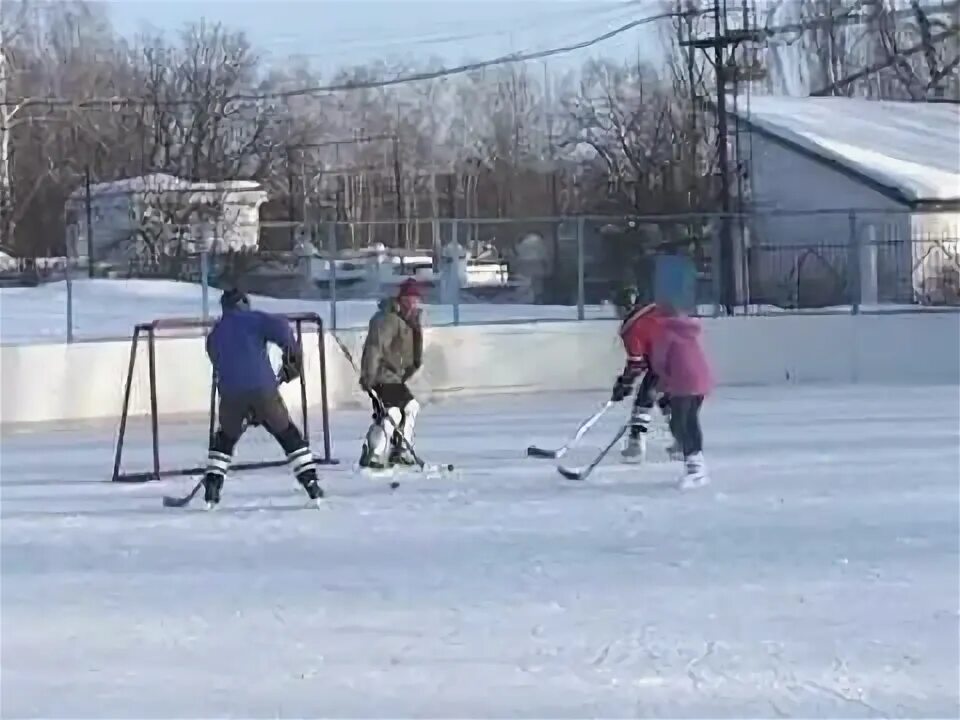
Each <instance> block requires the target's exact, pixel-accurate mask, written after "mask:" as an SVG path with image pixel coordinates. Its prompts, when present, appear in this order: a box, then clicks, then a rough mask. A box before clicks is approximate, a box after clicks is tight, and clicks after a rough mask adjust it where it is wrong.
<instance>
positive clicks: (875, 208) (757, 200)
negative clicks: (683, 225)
mask: <svg viewBox="0 0 960 720" xmlns="http://www.w3.org/2000/svg"><path fill="white" fill-rule="evenodd" d="M750 140H752V149H751V147H750V145H749V144H748V142H749V141H750ZM750 153H752V156H751V154H750ZM741 157H742V158H743V160H744V162H745V164H746V165H747V167H748V169H750V171H751V178H750V188H751V191H752V198H751V205H752V207H754V208H755V209H756V210H757V211H758V212H761V213H763V212H770V211H791V212H792V211H798V212H797V214H789V215H778V216H772V217H757V218H755V219H754V220H753V221H752V222H751V223H750V234H751V238H750V244H751V249H750V261H749V263H750V290H751V296H752V297H753V298H754V299H756V300H757V301H759V302H763V301H764V300H767V301H771V302H775V301H778V300H779V301H780V302H777V304H798V305H801V306H816V305H835V304H848V303H850V302H852V300H853V298H852V294H853V290H854V285H853V282H852V274H851V273H850V272H849V263H850V262H851V261H852V260H853V257H852V256H851V253H850V251H849V245H850V239H851V235H852V232H856V233H857V234H858V235H859V237H860V239H861V241H863V242H868V240H867V238H870V237H876V238H878V239H881V240H882V241H883V243H884V246H883V247H882V248H879V249H878V252H879V254H880V255H881V257H879V258H878V259H877V266H878V267H880V268H886V269H887V270H889V272H891V273H893V275H892V276H891V277H890V278H889V279H887V280H886V281H884V280H883V278H881V279H880V286H881V287H880V289H879V293H878V294H879V295H880V296H881V298H882V299H887V300H893V299H896V298H895V297H894V296H895V295H897V294H900V293H902V290H903V288H902V283H898V282H896V278H897V276H904V274H906V275H905V276H908V273H909V269H908V266H909V262H905V261H904V258H905V257H909V242H908V241H909V238H910V235H911V228H912V220H911V216H910V214H909V209H908V208H907V207H906V206H905V205H903V204H901V203H899V202H897V201H896V200H893V199H892V198H889V197H887V196H886V195H884V194H882V193H880V192H878V191H877V190H875V189H873V188H871V187H869V186H868V185H866V184H864V183H862V182H858V181H857V180H856V179H855V178H852V177H850V176H848V175H846V174H844V173H842V172H840V171H838V170H836V169H834V168H832V167H830V166H829V165H827V164H824V163H821V162H818V161H816V160H814V159H811V158H809V157H807V156H806V155H803V154H801V153H798V152H796V151H794V150H791V149H790V148H788V147H785V146H784V145H782V144H780V143H777V142H775V141H774V140H771V139H769V138H768V137H766V136H765V135H762V134H760V133H756V132H753V131H744V132H743V134H742V135H741ZM851 209H855V210H859V211H861V212H857V213H855V220H854V229H853V230H852V229H851V219H850V214H849V212H848V211H849V210H851ZM871 227H872V228H873V230H870V229H869V228H871ZM901 245H902V247H900V246H901ZM904 252H905V253H906V255H902V254H901V253H904ZM884 255H885V257H884ZM798 275H799V276H800V278H799V279H800V282H799V283H798ZM891 283H894V284H895V285H896V286H897V287H894V285H891ZM798 286H799V290H798ZM898 288H899V289H898ZM798 296H799V297H798ZM901 299H903V298H901Z"/></svg>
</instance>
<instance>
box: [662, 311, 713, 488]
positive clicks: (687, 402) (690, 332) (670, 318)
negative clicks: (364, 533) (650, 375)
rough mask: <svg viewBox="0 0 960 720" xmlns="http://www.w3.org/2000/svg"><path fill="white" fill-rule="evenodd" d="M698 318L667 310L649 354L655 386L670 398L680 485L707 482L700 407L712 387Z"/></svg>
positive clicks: (691, 485)
mask: <svg viewBox="0 0 960 720" xmlns="http://www.w3.org/2000/svg"><path fill="white" fill-rule="evenodd" d="M700 334H701V326H700V321H699V320H697V319H696V318H692V317H689V316H687V315H683V314H679V313H678V312H676V311H674V310H669V311H668V312H667V314H666V315H665V316H664V317H662V318H661V319H660V332H659V334H658V336H657V338H656V340H655V342H654V344H653V348H652V350H651V353H650V365H651V367H652V368H653V371H654V372H655V373H656V374H657V377H658V378H659V388H660V390H662V391H663V392H664V393H665V394H666V395H667V396H668V397H669V398H670V432H671V433H672V434H673V437H674V439H675V440H676V441H677V444H678V445H679V446H680V447H681V448H682V450H683V459H684V464H685V466H686V474H685V476H684V477H683V479H682V480H681V487H685V488H692V487H700V486H702V485H706V484H707V483H709V482H710V478H709V476H708V475H707V467H706V463H705V462H704V459H703V432H702V430H701V429H700V408H701V406H702V405H703V400H704V398H705V397H706V396H707V395H708V394H709V393H710V392H711V391H712V390H713V385H714V381H713V373H712V371H711V369H710V363H709V361H708V360H707V355H706V352H704V349H703V346H702V345H701V343H700Z"/></svg>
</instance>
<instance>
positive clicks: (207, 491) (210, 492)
mask: <svg viewBox="0 0 960 720" xmlns="http://www.w3.org/2000/svg"><path fill="white" fill-rule="evenodd" d="M222 487H223V478H222V477H221V476H220V475H214V474H213V473H207V474H206V475H205V476H204V478H203V501H204V503H206V506H207V510H213V509H214V508H216V507H217V505H219V504H220V489H221V488H222Z"/></svg>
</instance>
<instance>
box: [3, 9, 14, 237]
mask: <svg viewBox="0 0 960 720" xmlns="http://www.w3.org/2000/svg"><path fill="white" fill-rule="evenodd" d="M4 10H5V8H4V4H3V0H0V108H2V110H0V113H2V115H0V233H2V234H3V236H2V237H0V245H2V244H7V243H9V241H10V240H11V238H8V237H6V235H7V230H8V229H9V224H8V220H9V218H10V214H11V213H12V212H13V202H12V201H13V198H11V196H10V191H11V188H12V183H11V182H10V120H11V119H12V117H13V114H14V113H15V112H16V109H14V110H13V112H10V109H9V108H8V107H7V94H8V91H9V88H8V86H7V80H8V77H9V75H8V72H9V69H8V67H7V32H6V30H7V22H6V20H7V19H6V16H5V12H4Z"/></svg>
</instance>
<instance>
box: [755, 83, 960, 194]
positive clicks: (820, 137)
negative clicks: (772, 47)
mask: <svg viewBox="0 0 960 720" xmlns="http://www.w3.org/2000/svg"><path fill="white" fill-rule="evenodd" d="M739 106H740V108H741V109H742V110H741V115H742V116H743V118H744V120H747V121H749V122H750V123H752V124H753V125H755V126H757V127H759V128H761V129H764V130H767V131H768V132H770V133H772V134H774V135H776V136H778V137H782V138H783V139H785V140H789V141H791V142H794V143H796V144H798V145H800V146H802V147H804V148H805V149H807V150H811V151H813V152H815V153H816V154H818V155H821V156H823V157H826V158H829V159H831V160H835V161H837V162H839V163H841V164H843V165H845V166H847V167H849V168H851V169H853V170H855V171H857V172H861V173H863V174H864V175H867V176H868V177H871V178H872V179H874V180H876V181H877V182H879V183H882V184H884V185H887V186H890V187H895V188H897V189H899V190H900V191H901V192H902V193H903V194H904V195H905V196H907V197H908V198H910V199H913V200H948V199H955V198H960V150H958V146H957V138H958V137H960V107H958V106H957V105H951V104H949V103H907V102H892V101H872V100H864V99H861V98H833V97H824V98H810V97H804V98H798V97H780V96H751V97H750V98H749V100H748V99H747V98H741V99H740V101H739ZM748 108H749V114H748V110H747V109H748Z"/></svg>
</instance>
